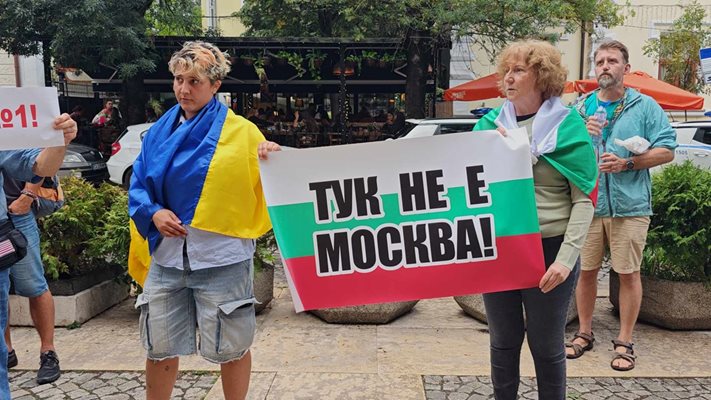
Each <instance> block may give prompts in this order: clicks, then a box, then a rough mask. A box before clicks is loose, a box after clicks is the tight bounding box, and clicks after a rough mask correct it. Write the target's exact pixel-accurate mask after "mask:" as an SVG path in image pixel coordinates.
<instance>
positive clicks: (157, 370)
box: [146, 357, 180, 400]
mask: <svg viewBox="0 0 711 400" xmlns="http://www.w3.org/2000/svg"><path fill="white" fill-rule="evenodd" d="M179 362H180V358H178V357H175V358H169V359H167V360H163V361H152V360H146V400H170V395H171V393H173V386H175V380H176V379H177V378H178V366H179Z"/></svg>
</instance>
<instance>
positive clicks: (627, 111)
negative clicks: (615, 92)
mask: <svg viewBox="0 0 711 400" xmlns="http://www.w3.org/2000/svg"><path fill="white" fill-rule="evenodd" d="M597 92H598V91H597V90H596V91H594V92H592V93H590V94H589V95H588V96H586V97H584V98H582V99H580V100H579V101H578V102H577V103H576V104H575V108H576V109H577V110H578V112H579V113H580V114H581V116H583V117H584V118H587V115H589V114H587V113H586V112H585V110H586V109H588V110H589V109H594V107H586V104H587V102H589V101H594V99H595V97H594V96H595V95H596V94H597ZM586 114H587V115H586ZM607 129H609V134H608V136H607V138H606V140H605V141H604V144H603V145H604V147H605V152H606V153H613V154H615V155H617V156H618V157H622V158H630V157H632V156H633V155H634V154H632V153H631V152H630V151H629V150H627V149H625V148H624V147H622V146H618V145H616V144H615V142H614V140H615V139H620V140H625V139H628V138H631V137H633V136H641V137H643V138H645V139H647V140H648V141H649V142H650V143H651V147H652V148H660V147H661V148H666V149H669V150H672V151H674V149H675V148H676V146H677V143H676V131H674V129H672V127H671V125H669V120H668V119H667V116H666V114H664V110H662V108H661V107H660V106H659V104H657V102H656V101H654V99H652V98H651V97H649V96H647V95H644V94H641V93H639V92H638V91H636V90H634V89H630V88H628V89H627V90H626V91H625V99H624V104H623V108H622V111H621V112H620V113H619V116H618V117H617V118H615V119H613V120H612V122H611V123H610V125H608V128H607ZM649 215H652V180H651V177H650V175H649V169H638V170H632V171H622V172H619V173H616V174H611V173H606V174H600V182H599V186H598V201H597V207H596V208H595V216H596V217H639V216H649Z"/></svg>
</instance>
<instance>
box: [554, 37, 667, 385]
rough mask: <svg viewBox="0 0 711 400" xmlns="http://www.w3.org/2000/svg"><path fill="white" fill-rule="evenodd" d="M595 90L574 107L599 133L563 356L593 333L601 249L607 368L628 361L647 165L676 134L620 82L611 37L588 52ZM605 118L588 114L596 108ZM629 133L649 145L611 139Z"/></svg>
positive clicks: (623, 50)
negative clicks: (591, 212)
mask: <svg viewBox="0 0 711 400" xmlns="http://www.w3.org/2000/svg"><path fill="white" fill-rule="evenodd" d="M594 58H595V76H596V77H597V81H598V84H599V86H600V88H599V89H597V90H595V91H594V92H592V93H591V94H589V95H588V96H586V97H585V98H583V99H581V100H580V101H579V102H578V103H577V104H576V108H577V110H578V111H579V112H580V114H581V115H582V116H583V117H586V118H587V129H588V133H590V135H602V149H601V150H600V153H601V156H600V180H599V182H598V201H597V206H596V209H595V217H594V218H593V220H592V223H591V225H590V229H589V231H588V236H587V239H586V241H585V245H584V246H583V249H582V251H581V253H580V258H581V266H582V270H581V273H580V277H579V279H578V286H577V289H576V292H575V299H576V301H577V306H578V317H579V320H580V330H579V331H578V332H577V333H576V334H575V336H574V338H573V340H572V342H570V343H567V344H566V347H567V348H566V355H567V357H568V358H578V357H580V356H582V355H583V354H584V353H585V352H586V351H587V350H590V349H592V347H593V344H594V342H595V337H594V336H593V331H592V316H593V311H594V309H595V298H596V297H597V276H598V271H599V270H600V267H601V265H602V259H603V256H604V255H605V252H606V248H607V249H609V252H610V259H611V262H612V269H613V270H614V271H615V272H617V273H618V274H619V277H620V293H619V307H620V331H619V334H618V336H617V338H616V339H614V340H612V342H613V345H614V353H613V355H614V357H613V359H612V362H611V364H610V366H611V367H612V369H615V370H618V371H629V370H631V369H632V368H634V366H635V361H636V357H635V355H634V350H633V343H632V332H633V330H634V326H635V323H636V322H637V316H638V314H639V307H640V304H641V302H642V282H641V279H640V274H639V270H640V265H641V261H642V251H643V250H644V245H645V241H646V238H647V228H648V227H649V217H650V215H652V200H651V186H652V184H651V179H650V175H649V168H652V167H654V166H657V165H661V164H664V163H667V162H669V161H671V160H672V159H674V149H675V148H676V146H677V144H676V133H675V131H674V130H673V129H672V128H671V126H670V125H669V120H668V119H667V117H666V115H665V114H664V111H663V110H662V108H661V107H660V106H659V105H658V104H657V103H656V102H655V101H654V99H652V98H651V97H649V96H646V95H643V94H640V93H639V92H637V91H636V90H634V89H631V88H625V86H624V84H623V78H624V75H625V73H627V72H629V71H630V64H629V52H628V51H627V47H625V45H624V44H622V43H620V42H618V41H608V42H604V43H603V44H601V45H600V47H598V48H597V50H596V51H595V54H594ZM601 106H602V107H603V108H604V109H605V111H606V112H607V118H606V119H605V120H604V121H599V120H598V119H597V118H596V117H595V116H593V114H594V113H595V111H596V110H598V108H599V107H601ZM634 136H640V137H643V138H644V139H647V140H648V141H649V142H650V143H651V146H650V148H649V150H647V151H646V152H644V153H642V154H639V155H636V154H633V153H631V152H630V151H629V150H627V149H626V148H624V147H622V146H620V145H618V144H616V143H615V139H620V140H625V139H629V138H631V137H634Z"/></svg>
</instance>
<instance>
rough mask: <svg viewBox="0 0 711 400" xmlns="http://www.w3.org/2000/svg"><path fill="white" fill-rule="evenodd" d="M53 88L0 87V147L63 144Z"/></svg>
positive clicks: (38, 146) (36, 146)
mask: <svg viewBox="0 0 711 400" xmlns="http://www.w3.org/2000/svg"><path fill="white" fill-rule="evenodd" d="M58 115H59V102H58V100H57V89H55V88H53V87H49V88H36V87H33V88H0V150H13V149H31V148H44V147H55V146H64V135H63V134H62V131H59V130H55V129H53V128H52V124H53V122H54V119H55V118H56V117H57V116H58Z"/></svg>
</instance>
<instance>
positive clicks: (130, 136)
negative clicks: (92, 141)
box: [106, 123, 153, 189]
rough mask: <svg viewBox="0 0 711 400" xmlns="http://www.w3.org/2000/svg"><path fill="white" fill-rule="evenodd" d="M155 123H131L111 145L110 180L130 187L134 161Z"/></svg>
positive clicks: (108, 164) (108, 163)
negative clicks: (144, 137)
mask: <svg viewBox="0 0 711 400" xmlns="http://www.w3.org/2000/svg"><path fill="white" fill-rule="evenodd" d="M151 126H153V123H148V124H138V125H129V126H128V127H127V128H126V129H125V130H124V131H123V133H121V135H119V137H118V139H116V141H115V142H114V143H113V144H112V145H111V158H109V161H108V162H107V163H106V165H107V166H108V168H109V180H110V181H111V182H113V183H116V184H118V185H122V186H123V187H125V188H126V189H128V185H129V184H130V183H131V174H132V173H133V162H134V161H135V160H136V157H138V154H139V153H140V152H141V143H142V142H143V136H144V135H145V134H146V132H148V129H149V128H150V127H151Z"/></svg>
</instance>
